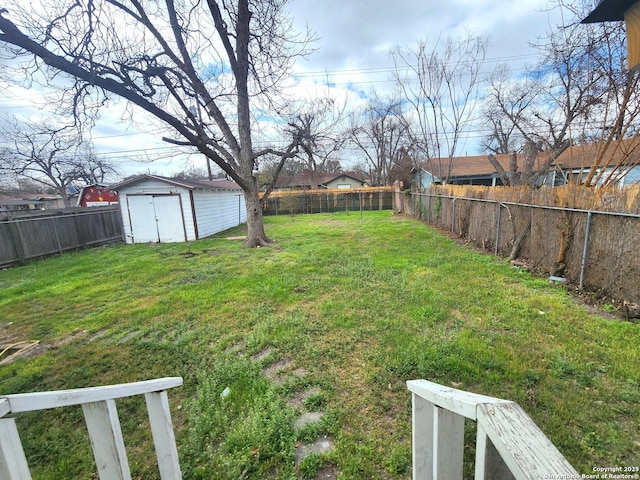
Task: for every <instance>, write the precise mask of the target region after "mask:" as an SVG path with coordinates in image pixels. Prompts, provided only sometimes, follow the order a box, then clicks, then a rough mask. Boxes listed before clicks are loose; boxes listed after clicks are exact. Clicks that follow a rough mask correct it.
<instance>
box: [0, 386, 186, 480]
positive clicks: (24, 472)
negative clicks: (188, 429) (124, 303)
mask: <svg viewBox="0 0 640 480" xmlns="http://www.w3.org/2000/svg"><path fill="white" fill-rule="evenodd" d="M180 385H182V377H168V378H159V379H155V380H147V381H143V382H137V383H125V384H121V385H109V386H105V387H90V388H78V389H73V390H59V391H54V392H35V393H21V394H15V395H5V396H0V478H2V479H6V480H30V479H31V473H30V471H29V465H28V464H27V459H26V456H25V453H24V449H23V448H22V441H21V440H20V435H19V434H18V428H17V425H16V421H15V418H13V417H12V416H11V417H10V416H8V415H16V414H19V413H22V412H33V411H36V410H45V409H50V408H58V407H69V406H74V405H81V406H82V410H83V412H84V418H85V422H86V425H87V430H88V432H89V439H90V441H91V447H92V448H93V455H94V458H95V460H96V467H97V471H98V476H99V478H100V479H101V480H130V479H131V473H130V470H129V461H128V459H127V452H126V450H125V445H124V440H123V438H122V431H121V428H120V420H119V418H118V410H117V408H116V403H115V400H116V399H118V398H124V397H131V396H134V395H144V396H145V400H146V403H147V411H148V413H149V423H150V425H151V435H152V437H153V444H154V446H155V450H156V457H157V459H158V469H159V471H160V478H161V479H162V480H178V479H180V478H182V473H181V471H180V464H179V462H178V451H177V448H176V442H175V437H174V434H173V424H172V422H171V412H170V410H169V400H168V396H167V390H168V389H169V388H173V387H178V386H180Z"/></svg>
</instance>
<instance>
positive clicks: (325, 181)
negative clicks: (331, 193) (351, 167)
mask: <svg viewBox="0 0 640 480" xmlns="http://www.w3.org/2000/svg"><path fill="white" fill-rule="evenodd" d="M366 186H367V181H366V179H365V178H364V175H362V174H360V173H358V172H333V173H325V172H314V171H311V170H305V171H304V172H301V173H297V174H295V175H280V176H279V177H278V180H277V181H276V186H275V190H310V189H314V188H343V189H352V188H362V187H366Z"/></svg>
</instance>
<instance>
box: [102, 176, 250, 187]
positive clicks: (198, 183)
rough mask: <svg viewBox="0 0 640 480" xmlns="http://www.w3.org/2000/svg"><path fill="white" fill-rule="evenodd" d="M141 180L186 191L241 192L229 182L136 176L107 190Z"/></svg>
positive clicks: (234, 184)
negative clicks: (157, 182) (173, 186)
mask: <svg viewBox="0 0 640 480" xmlns="http://www.w3.org/2000/svg"><path fill="white" fill-rule="evenodd" d="M143 180H156V181H160V182H164V183H168V184H170V185H175V186H177V187H182V188H186V189H188V190H241V188H240V186H239V185H238V184H237V183H235V182H232V181H230V180H223V179H222V180H182V179H180V180H179V179H175V178H168V177H160V176H158V175H136V176H135V177H131V178H128V179H126V180H123V181H122V182H119V183H116V184H113V185H109V187H108V189H109V190H118V189H121V188H122V187H126V186H129V185H133V184H135V183H138V182H141V181H143Z"/></svg>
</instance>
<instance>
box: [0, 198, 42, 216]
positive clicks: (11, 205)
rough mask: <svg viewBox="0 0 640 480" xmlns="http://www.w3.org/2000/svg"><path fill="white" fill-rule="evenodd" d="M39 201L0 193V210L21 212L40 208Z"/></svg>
mask: <svg viewBox="0 0 640 480" xmlns="http://www.w3.org/2000/svg"><path fill="white" fill-rule="evenodd" d="M41 208H42V205H41V202H39V201H37V200H29V199H25V198H21V196H16V195H10V194H0V212H23V211H28V210H40V209H41Z"/></svg>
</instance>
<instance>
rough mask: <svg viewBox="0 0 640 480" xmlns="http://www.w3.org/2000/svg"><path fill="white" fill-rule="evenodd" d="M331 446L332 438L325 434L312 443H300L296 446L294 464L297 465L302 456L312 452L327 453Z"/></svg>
mask: <svg viewBox="0 0 640 480" xmlns="http://www.w3.org/2000/svg"><path fill="white" fill-rule="evenodd" d="M333 448H334V445H333V438H331V437H328V436H326V435H325V436H324V437H322V438H319V439H318V440H316V441H315V442H312V443H301V444H300V445H298V446H297V447H296V464H297V465H299V464H300V462H301V461H302V460H303V459H304V458H306V457H308V456H309V455H311V454H312V453H318V454H322V453H328V452H330V451H332V450H333Z"/></svg>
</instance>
